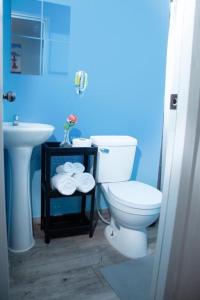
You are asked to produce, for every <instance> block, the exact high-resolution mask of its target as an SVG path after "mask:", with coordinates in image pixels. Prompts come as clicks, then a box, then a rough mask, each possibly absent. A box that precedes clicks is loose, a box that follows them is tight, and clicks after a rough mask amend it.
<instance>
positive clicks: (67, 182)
mask: <svg viewBox="0 0 200 300" xmlns="http://www.w3.org/2000/svg"><path fill="white" fill-rule="evenodd" d="M51 187H52V189H57V190H58V191H59V192H60V193H61V194H62V195H66V196H69V195H72V194H73V193H74V192H75V191H76V180H75V179H74V178H73V177H71V176H70V175H69V174H65V173H60V174H56V175H54V176H53V177H52V178H51Z"/></svg>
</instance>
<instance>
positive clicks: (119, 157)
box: [91, 136, 162, 258]
mask: <svg viewBox="0 0 200 300" xmlns="http://www.w3.org/2000/svg"><path fill="white" fill-rule="evenodd" d="M91 139H92V143H93V145H96V146H98V158H97V177H96V179H97V182H98V183H99V184H100V190H101V191H102V192H103V194H104V196H105V198H106V200H107V201H108V203H109V206H110V212H111V223H110V225H108V226H107V227H106V229H105V236H106V238H107V239H108V241H109V243H110V244H111V245H112V246H113V247H114V248H115V249H117V250H118V251H119V252H121V253H122V254H123V255H125V256H127V257H130V258H138V257H142V256H145V255H147V233H146V227H147V226H149V225H150V224H152V223H153V222H154V221H156V219H157V218H158V216H159V213H160V206H161V200H162V193H161V192H160V191H158V190H157V189H156V188H154V187H152V186H150V185H147V184H144V183H142V182H138V181H131V180H130V178H131V173H132V169H133V163H134V157H135V150H136V146H137V140H136V139H135V138H133V137H130V136H92V137H91Z"/></svg>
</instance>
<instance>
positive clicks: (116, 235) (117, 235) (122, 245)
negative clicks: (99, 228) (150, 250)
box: [104, 222, 147, 258]
mask: <svg viewBox="0 0 200 300" xmlns="http://www.w3.org/2000/svg"><path fill="white" fill-rule="evenodd" d="M104 233H105V236H106V238H107V240H108V242H109V243H110V244H111V246H113V247H114V248H115V249H116V250H117V251H119V252H120V253H121V254H123V255H124V256H127V257H129V258H139V257H143V256H146V255H147V233H146V230H145V229H144V230H141V231H140V230H134V229H129V228H125V227H122V226H120V228H119V229H118V228H117V227H116V226H115V225H114V224H113V222H111V225H108V226H107V227H106V228H105V231H104Z"/></svg>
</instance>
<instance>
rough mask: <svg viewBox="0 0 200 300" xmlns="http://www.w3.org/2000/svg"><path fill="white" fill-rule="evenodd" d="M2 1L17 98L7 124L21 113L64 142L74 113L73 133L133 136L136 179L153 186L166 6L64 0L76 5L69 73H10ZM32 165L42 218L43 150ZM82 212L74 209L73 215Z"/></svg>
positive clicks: (9, 84)
mask: <svg viewBox="0 0 200 300" xmlns="http://www.w3.org/2000/svg"><path fill="white" fill-rule="evenodd" d="M4 2H5V20H4V22H5V27H4V28H5V43H4V47H5V48H4V50H5V51H4V62H5V64H4V75H5V76H4V90H10V89H11V90H13V91H15V92H16V94H17V100H16V102H15V103H12V104H9V103H5V107H4V116H5V120H11V118H12V115H13V114H14V113H16V112H18V114H19V116H20V120H21V121H30V122H44V123H50V124H53V125H54V126H55V127H56V130H55V138H56V139H57V140H61V139H62V134H63V132H62V131H63V123H64V121H65V119H66V116H67V115H68V114H70V113H75V114H76V115H77V116H78V119H79V121H78V124H77V129H78V130H76V131H74V135H82V136H84V137H88V136H90V135H98V134H121V135H123V134H125V135H132V136H134V137H136V138H137V139H138V142H139V144H138V151H137V155H136V163H135V166H134V172H133V173H134V174H133V177H134V178H136V179H137V180H140V181H143V182H146V183H149V184H151V185H154V186H156V183H157V176H158V165H159V155H160V144H161V133H162V119H163V95H164V76H165V57H166V43H167V32H168V18H169V7H168V6H169V3H168V2H169V1H168V0H154V1H152V0H145V1H133V0H126V1H119V0H109V1H108V0H101V1H97V0H93V1H91V0H84V1H82V0H76V1H74V0H73V1H70V0H69V1H66V2H67V4H68V5H69V6H70V7H71V26H70V51H69V58H68V60H69V67H68V75H65V76H64V75H62V76H61V75H44V76H30V75H26V76H25V75H18V76H17V75H12V74H10V73H9V39H10V33H9V22H10V21H9V9H10V8H9V3H8V2H9V1H4ZM58 21H59V20H58ZM81 69H83V70H85V71H87V73H88V75H89V86H88V89H87V91H86V93H85V95H84V96H83V97H82V98H79V97H78V96H77V95H76V93H75V90H74V85H73V81H74V74H75V72H76V71H77V70H81ZM32 166H33V167H32V168H33V170H34V171H33V174H32V175H33V185H32V186H33V190H34V193H33V214H34V216H39V215H40V209H39V203H40V194H39V192H40V190H39V177H40V172H39V168H40V165H39V153H38V151H34V154H33V159H32ZM77 207H78V206H77V205H74V206H73V204H71V207H70V210H75V209H76V208H77ZM65 209H68V208H66V207H65ZM54 210H55V212H59V211H60V210H62V208H61V206H59V207H54ZM56 210H57V211H56Z"/></svg>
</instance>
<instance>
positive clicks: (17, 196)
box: [3, 122, 55, 252]
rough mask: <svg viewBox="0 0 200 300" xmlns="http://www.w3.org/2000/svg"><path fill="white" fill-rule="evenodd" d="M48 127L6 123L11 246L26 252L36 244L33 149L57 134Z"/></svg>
mask: <svg viewBox="0 0 200 300" xmlns="http://www.w3.org/2000/svg"><path fill="white" fill-rule="evenodd" d="M54 129H55V128H54V127H53V126H52V125H48V124H40V123H24V122H19V124H18V125H17V126H13V124H12V123H10V122H4V123H3V132H4V148H6V149H7V150H8V154H9V159H10V165H11V175H10V182H9V183H10V186H9V194H10V195H9V197H8V198H9V199H6V200H7V207H8V212H7V215H8V219H7V223H8V247H9V249H10V250H11V251H13V252H24V251H27V250H29V249H30V248H32V247H33V245H34V238H33V228H32V213H31V199H30V159H31V153H32V149H33V148H34V147H35V146H38V145H41V144H42V143H44V142H45V141H46V140H47V139H48V138H49V137H50V136H51V134H52V133H53V131H54Z"/></svg>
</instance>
